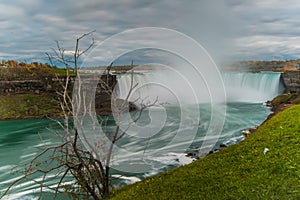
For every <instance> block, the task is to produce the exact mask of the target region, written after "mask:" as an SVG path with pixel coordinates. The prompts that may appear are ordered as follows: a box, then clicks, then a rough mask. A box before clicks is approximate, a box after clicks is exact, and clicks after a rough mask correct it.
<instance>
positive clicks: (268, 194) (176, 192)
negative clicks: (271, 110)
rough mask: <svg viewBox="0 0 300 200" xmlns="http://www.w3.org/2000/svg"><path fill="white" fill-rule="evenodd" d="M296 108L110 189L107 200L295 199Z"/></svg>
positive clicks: (299, 188)
mask: <svg viewBox="0 0 300 200" xmlns="http://www.w3.org/2000/svg"><path fill="white" fill-rule="evenodd" d="M299 133H300V105H296V106H292V107H291V108H288V109H286V110H284V111H282V112H280V113H278V114H276V115H275V116H273V117H272V118H270V119H269V120H267V121H266V122H265V123H263V124H262V125H261V126H260V127H259V128H258V129H257V130H256V131H254V132H253V133H252V134H251V135H250V136H249V137H247V139H246V140H244V141H242V142H240V143H238V144H236V145H233V146H230V147H228V148H225V149H222V150H221V151H219V152H217V153H215V154H211V155H208V156H206V157H204V158H201V159H199V160H198V161H196V162H194V163H192V164H190V165H187V166H183V167H179V168H177V169H174V170H170V171H168V172H166V173H163V174H160V175H158V176H154V177H152V178H147V179H145V180H143V181H141V182H138V183H136V184H133V185H129V186H126V187H124V188H121V189H118V190H116V191H114V193H113V196H112V199H298V198H299V197H300V171H299V169H300V152H299V147H300V137H299Z"/></svg>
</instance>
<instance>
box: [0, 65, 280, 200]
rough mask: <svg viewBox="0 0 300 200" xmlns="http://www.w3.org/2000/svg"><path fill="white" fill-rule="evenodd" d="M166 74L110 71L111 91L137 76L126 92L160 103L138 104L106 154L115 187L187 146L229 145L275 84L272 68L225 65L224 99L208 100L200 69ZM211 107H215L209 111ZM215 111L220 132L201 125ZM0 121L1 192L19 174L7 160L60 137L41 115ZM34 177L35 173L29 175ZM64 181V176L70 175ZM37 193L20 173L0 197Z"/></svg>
mask: <svg viewBox="0 0 300 200" xmlns="http://www.w3.org/2000/svg"><path fill="white" fill-rule="evenodd" d="M173 75H174V74H170V75H166V71H163V72H158V71H154V72H153V71H151V70H150V71H140V72H139V73H136V74H133V80H134V81H133V83H132V84H131V74H125V75H118V82H119V83H118V88H116V90H115V92H116V93H117V94H118V95H119V97H121V98H126V96H127V94H128V90H129V89H130V87H131V85H135V84H136V83H137V84H138V85H137V87H136V88H135V90H134V92H133V95H132V96H131V98H130V100H132V101H134V100H137V98H139V99H138V100H137V101H136V103H139V102H141V101H143V102H144V103H146V101H153V100H155V99H156V98H157V97H158V99H159V101H160V102H162V103H164V102H166V104H162V105H161V106H158V107H154V108H151V109H149V110H145V112H143V114H142V115H141V117H140V119H139V120H138V122H137V123H136V124H135V125H134V126H133V127H132V129H129V130H128V132H129V134H128V135H126V136H125V137H124V138H122V140H120V141H119V142H118V143H117V146H118V147H120V148H119V150H118V151H116V152H114V153H115V154H114V157H113V159H112V161H113V167H114V169H113V171H112V177H115V178H116V177H120V175H122V179H116V180H117V181H115V182H114V185H115V186H116V187H118V186H120V185H124V184H129V183H132V182H134V181H138V180H141V179H144V178H145V177H148V176H152V175H154V174H157V173H160V172H163V171H165V170H168V169H171V168H174V167H176V166H180V165H182V164H185V163H189V162H191V161H192V159H191V158H188V157H186V156H185V153H186V152H187V151H188V152H193V153H196V154H198V155H202V154H205V152H206V151H207V149H214V148H220V144H221V143H222V144H225V145H231V144H234V143H236V142H239V141H241V140H243V135H242V133H241V132H242V130H244V129H247V128H251V127H256V126H258V125H259V124H261V123H262V122H263V121H264V120H265V119H266V118H267V116H268V115H269V114H270V110H269V108H267V107H266V106H265V105H264V102H265V101H267V100H270V99H272V98H273V97H274V96H276V95H277V94H279V93H280V92H281V91H282V89H283V88H282V86H281V83H280V74H279V73H240V72H239V73H238V72H236V73H233V72H227V73H224V74H223V75H222V77H223V81H224V86H225V89H226V96H227V98H226V99H227V102H223V103H222V102H217V104H218V105H214V104H212V103H211V101H210V98H211V96H209V94H210V90H213V89H216V91H218V92H222V91H221V90H218V88H215V85H210V86H207V85H206V82H205V80H204V78H205V77H203V80H199V81H198V80H195V79H193V78H191V79H190V80H188V79H186V78H184V77H181V76H180V74H179V75H178V74H177V76H176V78H174V76H175V75H174V76H173ZM206 78H207V77H206ZM189 82H190V83H191V84H189ZM223 92H224V91H223ZM214 97H218V95H215V96H214ZM220 97H221V95H220ZM224 107H225V108H226V110H225V111H226V112H225V113H224V112H223V111H224V109H223V108H224ZM213 109H215V110H216V112H215V116H214V117H212V110H213ZM195 113H200V114H199V116H198V115H196V114H195ZM197 117H198V120H197ZM222 117H224V123H223V126H222V129H220V133H216V132H209V130H216V127H217V124H216V122H217V123H218V122H219V121H220V120H219V118H222ZM125 119H126V120H127V119H128V118H125ZM113 120H114V119H113V117H108V120H107V121H106V123H105V127H102V128H103V130H104V131H105V132H106V133H107V134H109V133H110V132H113V131H114V123H113ZM214 120H216V121H215V122H214ZM162 122H163V123H162ZM221 122H222V120H221ZM155 123H158V124H160V125H161V127H157V126H155ZM0 127H1V129H0V192H3V191H4V190H5V188H7V187H8V185H9V182H10V181H11V180H13V179H16V178H18V177H20V174H18V173H14V174H12V173H10V168H11V167H13V166H17V165H20V166H21V163H24V162H26V161H27V162H28V161H29V160H30V159H32V158H33V156H34V155H37V154H38V153H39V152H40V151H41V149H42V147H44V146H45V145H54V144H58V143H59V142H60V138H57V137H56V135H55V134H54V132H55V131H61V128H60V127H59V125H58V124H56V123H55V122H53V121H52V120H47V119H30V120H7V121H0ZM143 127H144V129H142V128H143ZM41 138H42V139H41ZM204 141H213V142H215V143H209V142H206V143H205V142H204ZM186 150H187V151H186ZM206 153H208V152H206ZM141 158H142V159H141ZM139 167H140V168H139ZM145 167H147V168H145ZM137 172H140V173H137ZM41 178H42V176H40V177H39V176H38V175H37V176H36V179H41ZM46 180H47V181H46V182H47V184H48V185H50V186H53V187H55V185H56V184H57V180H58V178H53V177H52V178H51V175H50V176H49V177H47V179H46ZM69 181H70V183H72V178H71V177H69ZM46 192H47V194H48V195H49V192H48V191H45V193H46ZM35 193H36V194H35ZM38 193H39V187H38V186H37V185H36V184H35V183H34V182H32V181H25V182H23V183H21V184H18V185H17V187H16V189H15V190H14V191H13V193H12V194H11V195H10V196H6V197H5V198H4V199H38V196H39V195H38ZM48 197H49V199H52V196H51V195H50V196H47V197H46V198H45V199H48ZM65 198H66V197H65V196H63V197H61V199H65Z"/></svg>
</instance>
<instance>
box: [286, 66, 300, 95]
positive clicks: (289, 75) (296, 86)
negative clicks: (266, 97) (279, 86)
mask: <svg viewBox="0 0 300 200" xmlns="http://www.w3.org/2000/svg"><path fill="white" fill-rule="evenodd" d="M282 80H283V83H284V85H285V88H286V91H285V92H286V93H298V94H300V71H286V72H284V73H282Z"/></svg>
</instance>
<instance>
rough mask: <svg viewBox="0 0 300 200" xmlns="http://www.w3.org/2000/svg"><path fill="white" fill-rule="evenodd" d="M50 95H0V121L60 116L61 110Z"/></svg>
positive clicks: (54, 98)
mask: <svg viewBox="0 0 300 200" xmlns="http://www.w3.org/2000/svg"><path fill="white" fill-rule="evenodd" d="M56 98H57V97H55V96H53V95H50V94H40V95H38V94H13V95H0V119H18V118H42V117H46V116H48V117H56V116H61V115H62V113H61V109H60V107H59V103H58V101H57V100H56Z"/></svg>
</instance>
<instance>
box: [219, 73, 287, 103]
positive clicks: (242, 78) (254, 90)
mask: <svg viewBox="0 0 300 200" xmlns="http://www.w3.org/2000/svg"><path fill="white" fill-rule="evenodd" d="M280 76H281V74H280V73H272V72H268V73H267V72H266V73H244V72H232V73H225V74H224V75H223V79H224V85H225V88H226V94H227V101H228V102H249V103H263V102H266V101H268V100H272V99H273V98H274V97H276V96H277V95H279V94H280V93H282V92H283V86H282V83H281V82H280Z"/></svg>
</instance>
